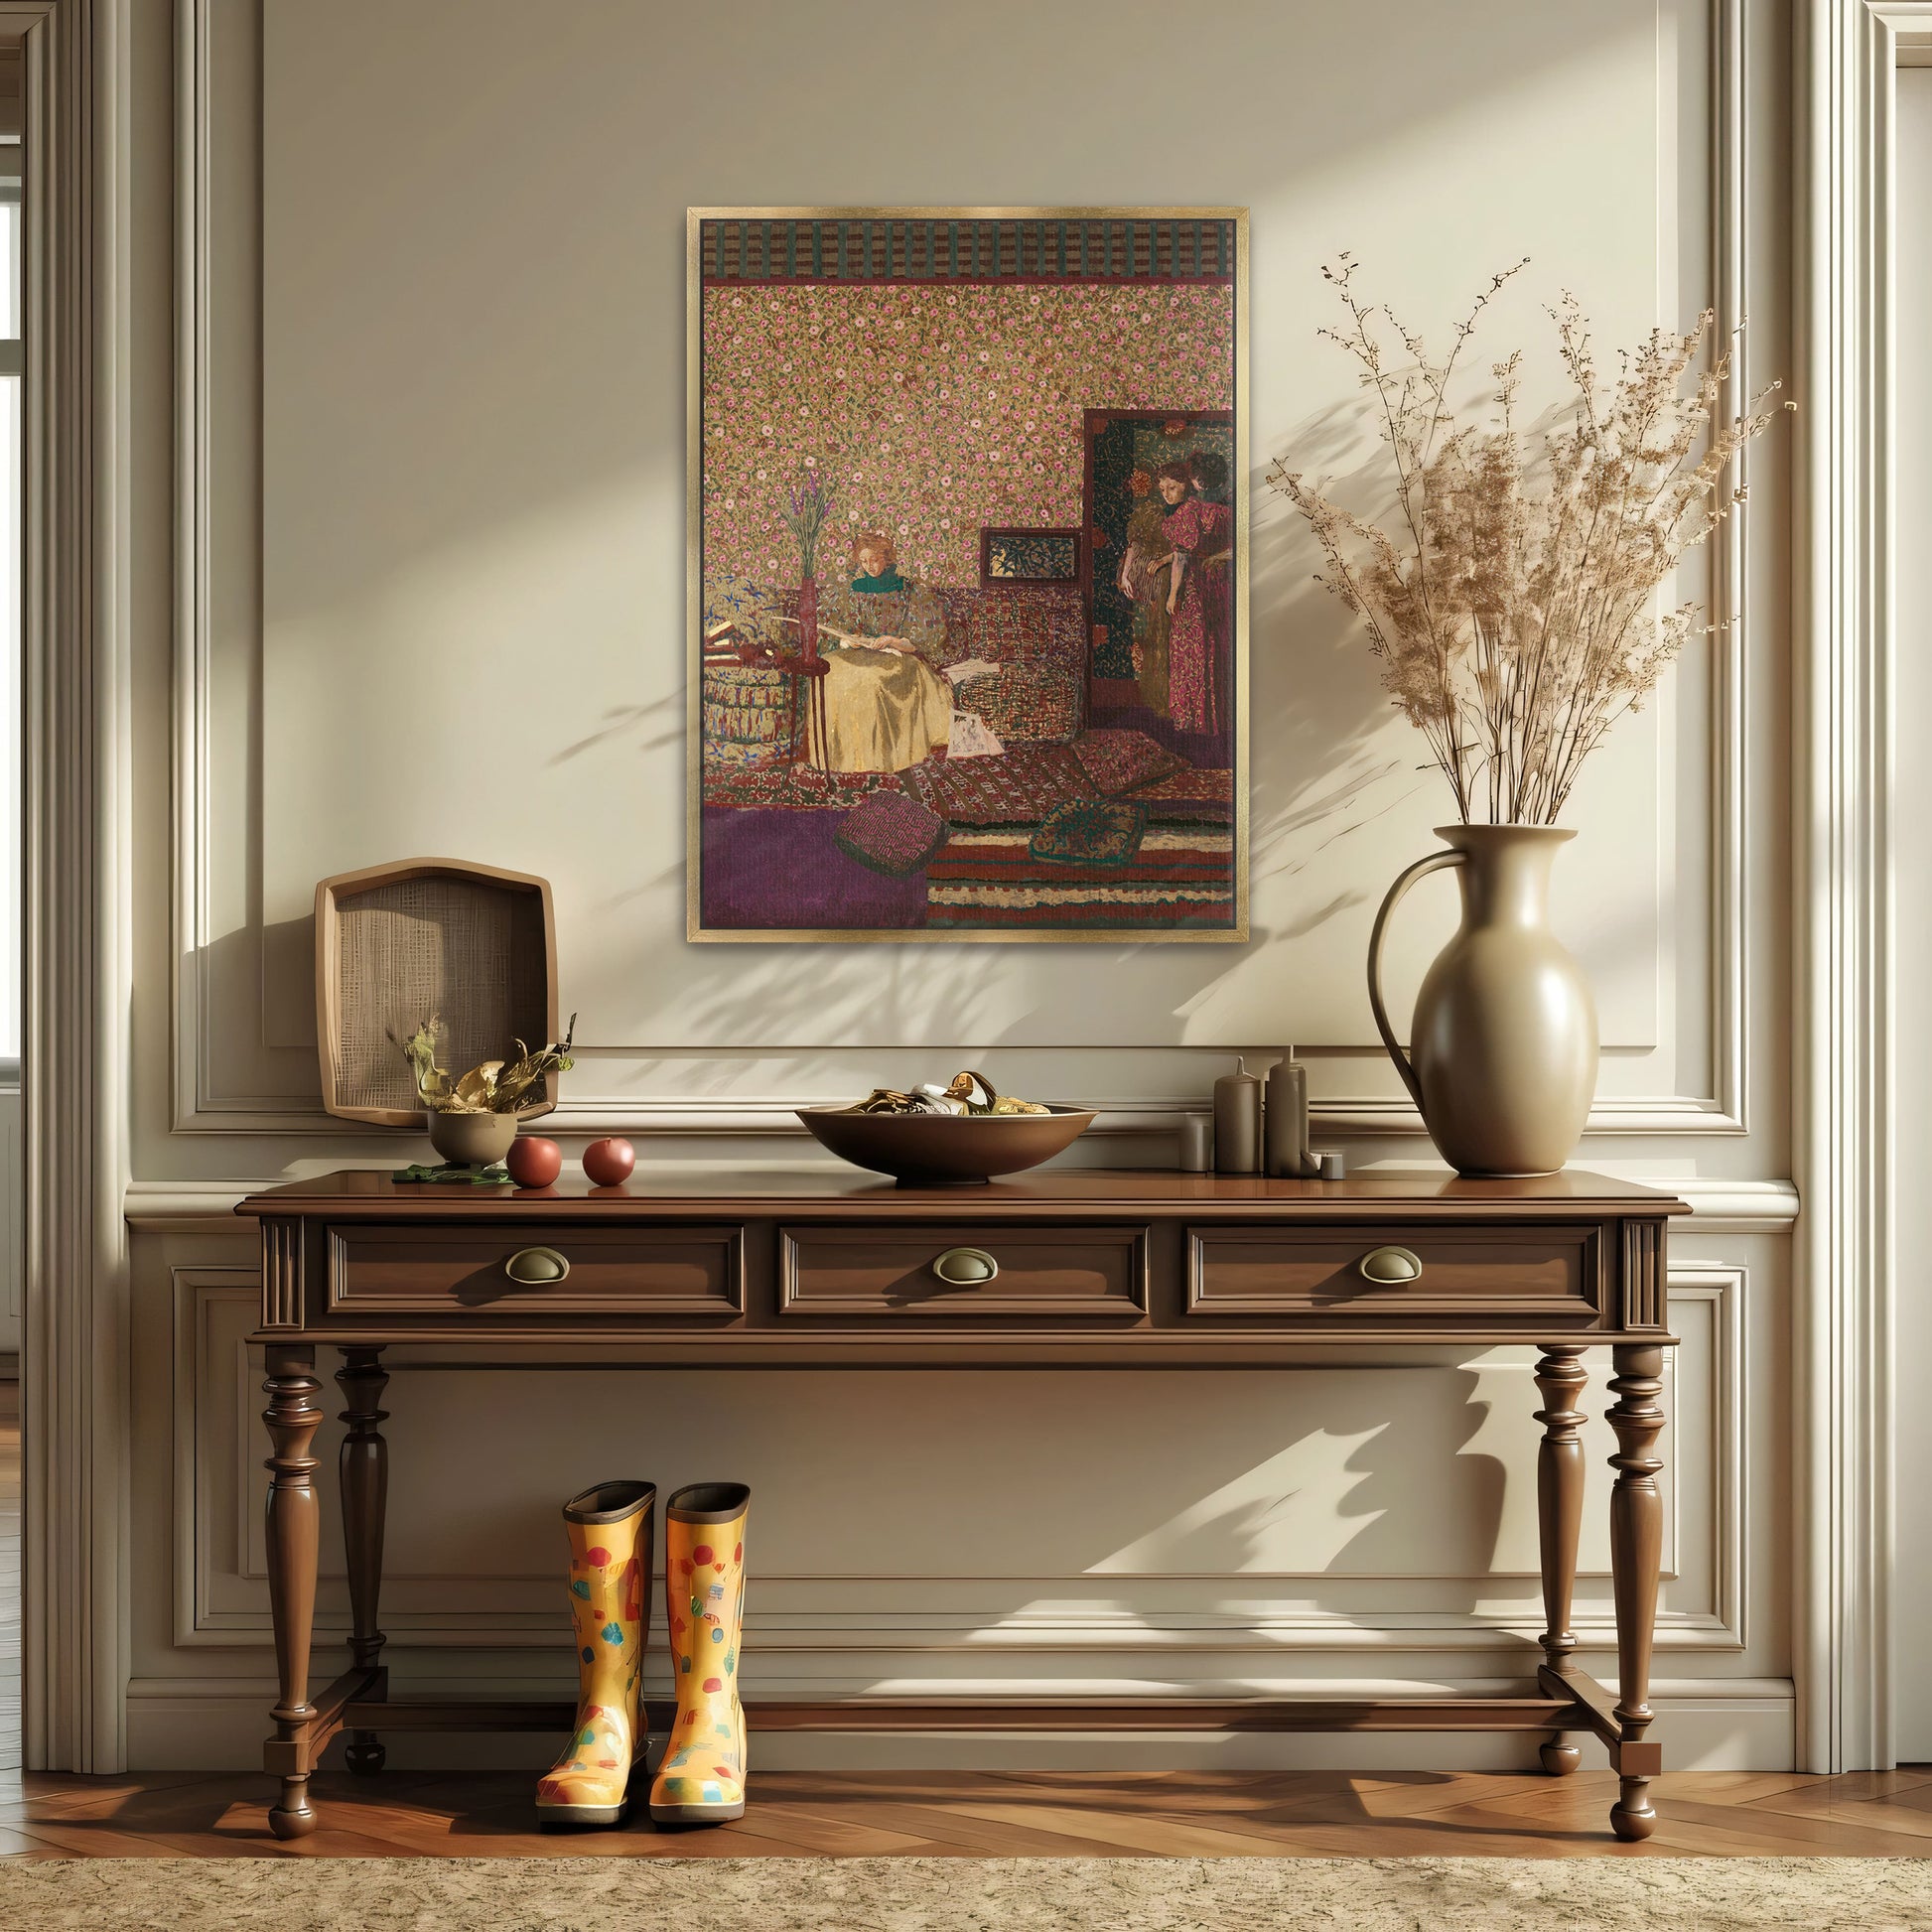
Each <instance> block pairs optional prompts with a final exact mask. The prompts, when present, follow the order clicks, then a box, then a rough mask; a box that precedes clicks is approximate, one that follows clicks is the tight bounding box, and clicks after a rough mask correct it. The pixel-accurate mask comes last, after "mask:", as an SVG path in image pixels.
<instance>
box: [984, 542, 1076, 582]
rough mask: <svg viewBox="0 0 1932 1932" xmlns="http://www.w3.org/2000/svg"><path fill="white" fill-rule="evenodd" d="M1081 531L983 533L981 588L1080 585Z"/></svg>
mask: <svg viewBox="0 0 1932 1932" xmlns="http://www.w3.org/2000/svg"><path fill="white" fill-rule="evenodd" d="M1079 581H1080V532H1079V531H1078V530H982V531H981V532H980V582H981V583H982V584H1077V583H1078V582H1079Z"/></svg>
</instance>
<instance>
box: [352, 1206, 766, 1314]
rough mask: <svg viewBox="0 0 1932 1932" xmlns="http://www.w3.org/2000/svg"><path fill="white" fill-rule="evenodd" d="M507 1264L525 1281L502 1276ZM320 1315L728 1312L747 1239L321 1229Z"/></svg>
mask: <svg viewBox="0 0 1932 1932" xmlns="http://www.w3.org/2000/svg"><path fill="white" fill-rule="evenodd" d="M558 1264H561V1269H559V1266H558ZM513 1266H514V1267H515V1268H516V1270H517V1274H520V1275H522V1276H523V1277H525V1278H524V1279H521V1280H519V1279H518V1278H517V1274H512V1273H511V1272H510V1271H511V1268H512V1267H513ZM545 1276H550V1277H552V1278H551V1279H544V1277H545ZM329 1310H330V1312H331V1313H332V1314H349V1315H383V1314H440V1313H455V1312H458V1311H463V1312H465V1313H469V1314H483V1315H489V1314H511V1315H527V1314H530V1313H534V1312H539V1311H540V1312H544V1313H551V1314H662V1315H682V1316H688V1315H694V1314H695V1315H703V1314H711V1315H737V1314H742V1313H743V1312H744V1310H745V1232H744V1229H743V1228H742V1227H737V1226H716V1227H663V1228H647V1227H609V1228H604V1227H558V1226H554V1225H553V1226H543V1225H540V1224H528V1223H526V1224H524V1225H522V1226H508V1227H497V1228H484V1227H438V1226H416V1227H408V1226H388V1227H385V1226H382V1225H380V1224H363V1223H356V1224H353V1225H347V1226H344V1225H338V1226H336V1227H332V1228H331V1229H330V1231H329Z"/></svg>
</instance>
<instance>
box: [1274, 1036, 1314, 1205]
mask: <svg viewBox="0 0 1932 1932" xmlns="http://www.w3.org/2000/svg"><path fill="white" fill-rule="evenodd" d="M1261 1125H1262V1146H1263V1153H1264V1157H1265V1162H1266V1166H1267V1170H1268V1172H1269V1173H1270V1174H1272V1175H1274V1176H1275V1177H1276V1178H1277V1179H1280V1178H1283V1177H1284V1176H1286V1177H1288V1178H1290V1179H1295V1178H1300V1177H1301V1176H1303V1175H1305V1174H1309V1173H1312V1172H1313V1166H1312V1164H1311V1162H1310V1160H1309V1075H1308V1069H1307V1068H1306V1067H1305V1066H1303V1065H1302V1063H1301V1062H1300V1061H1299V1060H1286V1059H1284V1060H1277V1061H1276V1062H1275V1064H1274V1065H1273V1066H1271V1067H1270V1068H1269V1069H1268V1091H1267V1097H1266V1101H1265V1104H1264V1106H1263V1108H1262V1116H1261Z"/></svg>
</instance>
